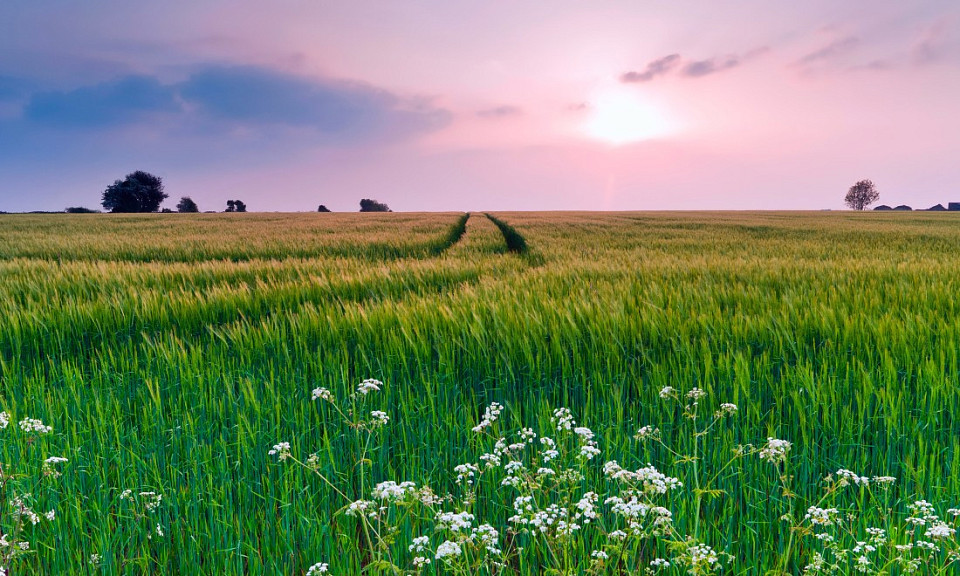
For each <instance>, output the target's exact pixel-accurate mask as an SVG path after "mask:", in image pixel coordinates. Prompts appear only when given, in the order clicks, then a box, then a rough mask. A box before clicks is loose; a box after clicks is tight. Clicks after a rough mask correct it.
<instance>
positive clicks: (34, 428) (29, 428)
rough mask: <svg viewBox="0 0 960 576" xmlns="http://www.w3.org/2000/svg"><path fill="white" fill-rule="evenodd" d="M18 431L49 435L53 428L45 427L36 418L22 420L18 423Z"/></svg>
mask: <svg viewBox="0 0 960 576" xmlns="http://www.w3.org/2000/svg"><path fill="white" fill-rule="evenodd" d="M20 429H21V430H23V431H24V432H28V433H32V434H49V433H51V432H53V428H51V427H50V426H47V425H45V424H44V423H43V421H41V420H37V419H36V418H24V419H23V420H21V421H20Z"/></svg>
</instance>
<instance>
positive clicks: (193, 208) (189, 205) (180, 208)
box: [177, 196, 200, 212]
mask: <svg viewBox="0 0 960 576" xmlns="http://www.w3.org/2000/svg"><path fill="white" fill-rule="evenodd" d="M199 211H200V207H199V206H197V203H196V202H194V201H193V198H191V197H189V196H184V197H183V198H181V199H180V202H179V203H178V204H177V212H199Z"/></svg>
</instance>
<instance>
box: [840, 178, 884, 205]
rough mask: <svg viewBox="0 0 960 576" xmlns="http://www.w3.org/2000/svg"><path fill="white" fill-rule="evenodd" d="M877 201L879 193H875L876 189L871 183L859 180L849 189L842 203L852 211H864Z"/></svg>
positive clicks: (870, 181)
mask: <svg viewBox="0 0 960 576" xmlns="http://www.w3.org/2000/svg"><path fill="white" fill-rule="evenodd" d="M879 199H880V193H879V192H877V187H876V186H874V185H873V181H872V180H861V181H859V182H857V183H856V184H854V185H853V186H851V187H850V190H848V191H847V196H846V198H844V199H843V201H844V202H846V203H847V206H849V207H850V208H853V209H854V210H865V209H866V208H867V206H869V205H871V204H873V203H874V202H876V201H877V200H879Z"/></svg>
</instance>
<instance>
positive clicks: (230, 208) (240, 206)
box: [224, 200, 247, 212]
mask: <svg viewBox="0 0 960 576" xmlns="http://www.w3.org/2000/svg"><path fill="white" fill-rule="evenodd" d="M246 211H247V205H246V204H244V203H243V202H242V201H241V200H227V209H226V210H224V212H246Z"/></svg>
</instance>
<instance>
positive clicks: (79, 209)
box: [65, 206, 100, 214]
mask: <svg viewBox="0 0 960 576" xmlns="http://www.w3.org/2000/svg"><path fill="white" fill-rule="evenodd" d="M65 212H66V213H67V214H99V213H100V211H99V210H94V209H93V208H86V207H84V206H70V207H69V208H67V209H66V210H65Z"/></svg>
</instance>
